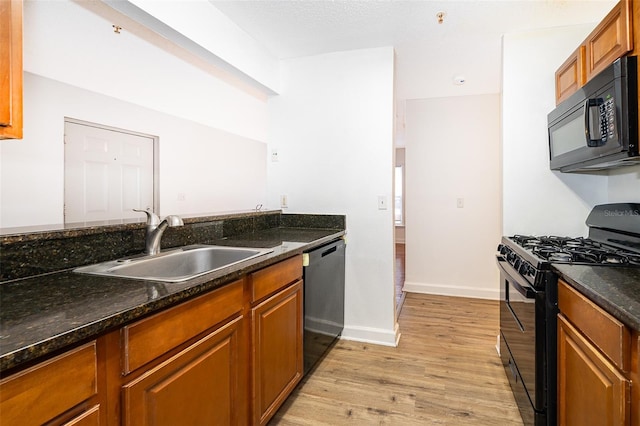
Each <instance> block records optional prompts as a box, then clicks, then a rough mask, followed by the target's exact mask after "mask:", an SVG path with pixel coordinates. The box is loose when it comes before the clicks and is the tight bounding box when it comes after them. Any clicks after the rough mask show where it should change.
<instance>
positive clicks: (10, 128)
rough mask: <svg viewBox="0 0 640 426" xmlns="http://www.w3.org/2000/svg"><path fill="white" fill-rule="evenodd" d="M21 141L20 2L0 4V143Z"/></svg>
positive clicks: (0, 2)
mask: <svg viewBox="0 0 640 426" xmlns="http://www.w3.org/2000/svg"><path fill="white" fill-rule="evenodd" d="M21 138H22V0H1V1H0V139H21Z"/></svg>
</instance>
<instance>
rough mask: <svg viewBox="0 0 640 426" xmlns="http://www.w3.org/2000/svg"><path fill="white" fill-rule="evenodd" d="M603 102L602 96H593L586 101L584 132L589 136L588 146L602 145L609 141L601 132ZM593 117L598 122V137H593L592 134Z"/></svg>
mask: <svg viewBox="0 0 640 426" xmlns="http://www.w3.org/2000/svg"><path fill="white" fill-rule="evenodd" d="M603 103H604V101H603V100H602V98H593V99H587V100H585V101H584V134H585V137H586V138H587V146H588V147H590V148H595V147H598V146H602V145H604V144H605V143H606V142H607V139H606V137H603V136H602V133H601V132H600V105H602V104H603ZM594 112H595V114H594ZM593 118H595V121H596V122H597V125H596V128H595V131H596V132H597V134H596V135H595V136H596V137H598V139H593V138H592V136H591V122H592V119H593Z"/></svg>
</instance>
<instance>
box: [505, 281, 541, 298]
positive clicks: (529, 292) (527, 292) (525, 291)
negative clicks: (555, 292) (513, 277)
mask: <svg viewBox="0 0 640 426" xmlns="http://www.w3.org/2000/svg"><path fill="white" fill-rule="evenodd" d="M511 285H512V286H513V288H515V289H516V290H518V293H520V294H521V295H523V296H524V297H526V298H527V299H535V297H536V292H535V291H533V289H532V288H531V287H529V286H526V287H525V286H522V285H520V284H519V283H517V282H516V281H511Z"/></svg>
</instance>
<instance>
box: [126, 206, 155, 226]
mask: <svg viewBox="0 0 640 426" xmlns="http://www.w3.org/2000/svg"><path fill="white" fill-rule="evenodd" d="M133 211H134V212H139V213H145V214H146V215H147V226H158V225H159V224H160V218H159V217H158V215H157V214H155V213H154V212H152V211H151V209H147V210H141V209H133Z"/></svg>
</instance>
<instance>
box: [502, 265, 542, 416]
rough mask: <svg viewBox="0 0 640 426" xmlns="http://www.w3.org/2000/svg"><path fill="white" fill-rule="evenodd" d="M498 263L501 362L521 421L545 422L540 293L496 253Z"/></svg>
mask: <svg viewBox="0 0 640 426" xmlns="http://www.w3.org/2000/svg"><path fill="white" fill-rule="evenodd" d="M498 265H499V267H500V281H501V283H500V293H501V301H500V333H501V350H500V356H501V358H502V363H503V365H504V368H505V371H506V373H507V376H508V378H509V382H510V384H511V389H512V390H513V393H514V397H515V399H516V403H517V404H518V408H519V409H520V413H521V415H522V420H523V422H524V424H525V425H540V424H546V419H545V417H546V416H545V414H546V404H545V395H544V392H545V387H546V383H545V381H546V380H545V374H544V362H545V361H544V360H545V317H544V292H543V291H539V290H536V289H534V288H533V287H531V286H530V285H529V284H528V282H527V281H526V280H525V279H524V278H522V277H520V276H519V274H518V273H517V272H516V270H515V269H513V267H512V266H511V265H510V264H509V263H508V262H506V261H505V260H504V259H502V257H500V256H499V257H498Z"/></svg>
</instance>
